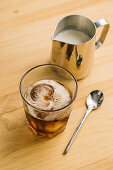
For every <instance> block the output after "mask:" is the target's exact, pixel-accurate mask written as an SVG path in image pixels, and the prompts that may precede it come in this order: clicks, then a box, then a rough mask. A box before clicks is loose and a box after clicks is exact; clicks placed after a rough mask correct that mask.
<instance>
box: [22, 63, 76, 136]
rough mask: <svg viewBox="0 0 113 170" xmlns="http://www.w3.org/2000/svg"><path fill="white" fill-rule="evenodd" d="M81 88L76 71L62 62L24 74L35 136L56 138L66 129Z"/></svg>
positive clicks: (24, 95) (25, 98)
mask: <svg viewBox="0 0 113 170" xmlns="http://www.w3.org/2000/svg"><path fill="white" fill-rule="evenodd" d="M77 89H78V86H77V80H76V79H75V77H74V76H73V74H72V73H70V72H69V71H68V70H67V69H65V68H63V67H61V66H58V65H53V64H43V65H38V66H36V67H33V68H31V69H30V70H28V71H27V72H26V73H25V74H24V75H23V77H22V79H21V82H20V93H21V96H22V99H23V105H24V110H25V114H26V118H27V124H28V127H29V128H30V129H31V130H32V131H33V133H34V134H35V135H37V136H44V137H54V136H56V135H57V134H59V133H60V132H62V131H63V130H64V129H65V127H66V124H67V121H68V118H69V116H70V113H71V110H72V106H73V102H74V100H75V98H76V95H77Z"/></svg>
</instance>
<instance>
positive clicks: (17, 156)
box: [0, 0, 113, 170]
mask: <svg viewBox="0 0 113 170" xmlns="http://www.w3.org/2000/svg"><path fill="white" fill-rule="evenodd" d="M112 6H113V1H112V0H99V1H97V0H85V1H84V0H79V1H75V0H52V1H50V0H43V1H39V0H1V1H0V169H1V170H16V169H17V170H35V169H36V170H76V169H78V170H92V169H93V170H107V169H109V170H112V169H113V38H112V37H113V22H112V21H113V9H112ZM69 14H81V15H84V16H88V17H90V18H91V19H92V20H93V21H96V20H99V19H101V18H106V19H107V21H108V22H109V23H110V25H111V27H110V31H109V33H108V36H107V39H106V41H105V43H104V44H103V46H102V47H101V48H99V49H98V50H96V51H95V63H94V67H93V70H92V72H91V74H90V75H89V76H88V77H87V78H85V79H83V80H81V81H79V82H78V84H79V92H78V96H77V99H76V101H75V104H74V108H73V111H72V113H71V116H70V119H69V122H68V125H67V128H66V130H65V131H64V132H63V133H61V134H59V135H58V136H56V137H55V138H53V139H50V140H47V139H41V138H37V137H35V136H33V134H32V133H31V132H30V131H29V130H28V128H27V126H26V120H25V114H24V110H23V106H22V102H21V97H20V94H19V81H20V79H21V77H22V75H23V74H24V73H25V72H26V71H27V70H28V69H29V68H31V67H33V66H36V65H38V64H42V63H47V62H48V61H49V57H50V50H51V35H52V33H53V31H54V28H55V25H56V23H57V22H58V20H59V19H60V18H61V17H63V16H65V15H69ZM99 33H100V31H99V30H97V37H98V36H99ZM94 89H101V90H102V91H103V92H104V95H105V100H104V102H103V104H102V106H101V107H100V108H99V109H98V110H96V111H93V112H92V114H90V116H89V117H88V118H87V121H86V122H85V124H84V126H83V127H82V129H81V131H80V133H79V135H78V137H77V138H76V140H75V142H74V143H73V145H72V147H71V149H70V151H69V153H68V154H67V155H66V156H63V155H62V152H63V150H64V148H65V146H66V144H67V142H68V141H69V139H70V137H71V135H72V133H73V131H74V130H75V128H76V127H77V125H78V123H79V121H80V120H81V118H82V116H83V114H84V112H85V110H86V106H85V99H86V97H87V95H88V93H89V92H90V91H92V90H94Z"/></svg>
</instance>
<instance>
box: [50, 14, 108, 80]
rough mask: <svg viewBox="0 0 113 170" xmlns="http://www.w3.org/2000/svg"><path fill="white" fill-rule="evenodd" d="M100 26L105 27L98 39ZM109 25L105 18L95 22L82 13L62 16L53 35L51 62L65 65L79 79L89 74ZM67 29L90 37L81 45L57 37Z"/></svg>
mask: <svg viewBox="0 0 113 170" xmlns="http://www.w3.org/2000/svg"><path fill="white" fill-rule="evenodd" d="M100 26H104V27H103V30H102V33H101V36H100V38H99V40H98V41H96V28H98V27H100ZM109 27H110V25H109V24H108V22H107V21H106V20H105V19H101V20H99V21H96V22H94V23H93V22H92V21H91V20H90V19H89V18H87V17H84V16H81V15H69V16H66V17H64V18H62V19H61V20H60V21H59V22H58V24H57V25H56V28H55V31H54V33H53V36H52V52H51V63H52V64H57V65H61V66H63V67H65V68H66V69H68V70H69V71H71V72H72V73H73V74H74V76H75V77H76V78H77V79H78V80H79V79H82V78H84V77H86V76H88V74H89V73H90V71H91V69H92V66H93V60H94V51H95V49H97V48H98V47H100V46H101V45H102V44H103V42H104V40H105V38H106V35H107V33H108V30H109ZM67 29H73V30H77V31H81V32H85V33H86V34H88V35H89V36H90V39H89V40H88V41H87V42H85V43H81V44H79V45H77V44H69V43H67V42H65V41H64V42H63V40H58V39H57V40H56V39H55V38H56V36H57V35H58V34H59V33H61V32H62V31H64V30H67Z"/></svg>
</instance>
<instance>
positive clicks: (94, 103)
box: [87, 90, 104, 109]
mask: <svg viewBox="0 0 113 170" xmlns="http://www.w3.org/2000/svg"><path fill="white" fill-rule="evenodd" d="M103 100H104V94H103V93H102V92H101V91H100V90H94V91H92V92H91V93H90V94H89V95H88V97H87V106H88V108H92V109H96V108H98V107H99V106H100V105H101V104H102V102H103Z"/></svg>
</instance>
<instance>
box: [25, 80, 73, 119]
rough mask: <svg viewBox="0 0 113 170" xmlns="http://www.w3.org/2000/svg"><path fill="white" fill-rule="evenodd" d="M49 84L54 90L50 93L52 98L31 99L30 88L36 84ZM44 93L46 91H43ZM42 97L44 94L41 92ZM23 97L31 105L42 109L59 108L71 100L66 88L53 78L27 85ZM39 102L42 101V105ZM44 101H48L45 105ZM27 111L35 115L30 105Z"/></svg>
mask: <svg viewBox="0 0 113 170" xmlns="http://www.w3.org/2000/svg"><path fill="white" fill-rule="evenodd" d="M41 84H42V85H43V84H46V85H50V86H52V87H53V88H54V92H53V94H52V99H50V100H47V101H43V100H42V99H41V101H40V100H39V101H33V100H32V98H31V90H32V89H33V88H34V87H36V86H37V85H41ZM44 93H46V92H44ZM41 95H42V97H43V95H45V94H41ZM24 97H25V98H26V100H27V101H28V102H29V103H30V104H31V105H33V106H35V107H37V109H43V110H57V109H60V108H62V107H64V106H66V105H67V104H69V102H70V101H71V96H70V94H69V92H68V91H67V90H66V88H65V87H64V86H63V85H61V84H59V83H58V82H56V81H54V80H40V81H37V82H35V83H34V84H33V85H32V86H31V87H29V88H28V89H27V90H26V92H25V94H24ZM40 102H44V106H43V103H41V105H40ZM46 102H49V104H48V105H47V106H45V104H46ZM29 112H30V113H31V114H32V115H33V116H34V117H36V114H35V113H34V111H33V109H32V108H31V107H29Z"/></svg>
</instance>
